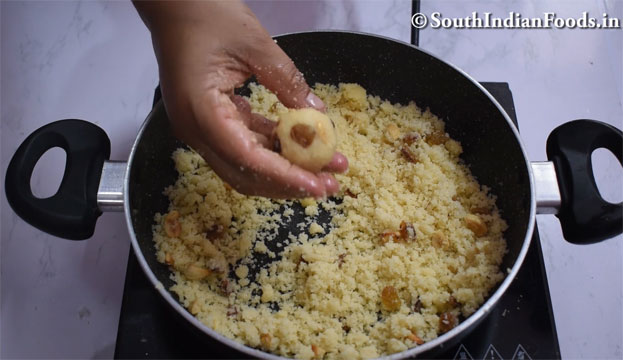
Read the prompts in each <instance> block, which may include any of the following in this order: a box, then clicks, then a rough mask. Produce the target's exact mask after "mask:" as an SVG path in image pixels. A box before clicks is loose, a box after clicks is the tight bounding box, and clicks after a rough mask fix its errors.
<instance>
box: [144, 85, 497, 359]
mask: <svg viewBox="0 0 623 360" xmlns="http://www.w3.org/2000/svg"><path fill="white" fill-rule="evenodd" d="M251 89H252V95H251V96H250V99H249V102H250V104H251V106H252V108H253V111H255V112H257V113H260V114H262V115H264V116H266V117H267V118H269V119H273V120H276V119H277V118H278V114H279V112H280V111H284V110H285V108H284V107H283V105H282V104H281V103H279V102H278V100H277V98H276V96H275V95H274V94H272V93H270V92H268V91H267V90H266V89H264V88H263V87H261V86H257V85H251ZM314 92H315V93H316V94H317V95H318V96H319V97H320V98H321V99H322V100H323V101H324V103H325V104H326V105H327V114H328V115H329V117H330V118H331V120H333V122H334V123H335V126H336V130H337V134H338V147H337V148H338V151H340V152H342V153H344V154H345V155H346V157H348V159H349V162H350V169H349V170H348V172H347V173H346V174H343V175H336V177H337V178H338V180H339V181H340V184H341V189H342V190H341V193H340V194H339V196H337V197H336V198H335V199H332V200H331V199H329V200H325V201H316V200H314V199H304V200H301V201H273V200H269V199H266V198H260V197H247V196H243V195H240V194H238V193H237V192H236V191H235V190H233V189H232V188H231V187H230V186H228V185H227V184H225V183H223V182H222V181H221V180H220V179H219V178H218V177H217V176H216V175H215V174H214V173H213V172H212V171H211V170H210V168H209V167H208V166H207V165H206V163H205V162H204V161H203V159H202V158H201V157H200V156H199V155H197V154H196V153H195V152H193V151H190V150H185V149H178V150H177V151H175V152H174V154H173V159H174V160H175V166H176V169H177V171H178V173H179V178H178V179H177V181H176V183H175V184H174V185H172V186H170V187H168V188H167V189H166V190H165V194H166V195H167V196H168V197H169V199H170V207H169V212H168V213H167V214H157V215H156V216H155V225H154V241H155V243H156V247H157V249H158V253H157V255H158V259H159V260H160V261H161V262H163V263H166V264H168V265H169V266H170V268H171V271H172V275H171V276H172V278H173V279H174V281H175V283H176V284H175V285H174V286H173V287H172V288H171V291H173V292H174V293H176V294H177V295H178V296H179V298H180V301H181V303H182V304H183V305H184V306H186V307H187V308H188V310H189V311H190V312H191V313H192V314H194V315H195V316H196V317H197V318H198V319H199V320H201V321H202V322H203V323H205V324H206V325H208V326H209V327H211V328H212V329H214V330H216V331H218V332H220V333H222V334H224V335H225V336H228V337H230V338H232V339H235V340H237V341H240V342H242V343H244V344H247V345H249V346H252V347H256V348H259V349H262V350H264V351H269V352H273V353H275V354H279V355H282V356H287V357H295V358H301V359H312V358H316V359H321V358H324V359H335V358H342V359H356V358H372V357H377V356H381V355H386V354H391V353H396V352H400V351H403V350H406V349H408V348H411V347H414V346H418V345H421V344H423V343H424V342H426V341H429V340H431V339H434V338H436V337H437V336H439V335H440V334H442V333H443V332H446V331H448V330H450V329H452V328H453V327H454V326H456V325H457V324H458V322H459V321H460V320H461V319H463V318H465V317H467V316H468V315H470V314H471V313H473V312H474V311H475V310H476V309H478V307H479V306H480V305H481V304H482V303H483V302H484V301H485V299H486V297H487V295H488V294H489V292H490V291H491V290H492V288H493V287H494V286H495V285H496V284H497V283H498V282H499V281H501V280H502V279H503V277H504V275H503V273H502V272H501V271H500V264H501V262H502V257H503V256H504V253H505V252H506V242H505V240H504V239H503V232H504V230H505V229H506V223H505V222H504V220H503V219H502V218H501V217H500V214H499V211H498V209H497V207H496V205H495V198H494V196H493V195H491V194H489V193H488V191H489V190H488V188H487V187H485V186H480V185H479V184H478V183H477V181H476V180H475V179H474V177H473V176H472V175H471V174H470V172H469V169H468V168H467V166H465V165H464V164H463V163H462V162H461V160H460V159H459V155H460V153H461V151H462V148H461V144H460V143H459V142H457V141H455V140H452V139H451V138H449V137H448V135H447V134H446V133H445V131H444V123H443V122H442V121H441V120H440V119H439V118H437V117H436V116H435V115H433V114H432V113H430V111H428V110H426V111H424V110H422V109H420V108H418V107H417V106H416V105H415V103H410V104H408V105H400V104H391V103H390V102H388V101H384V100H382V99H380V98H379V97H374V96H370V95H367V94H366V90H365V89H363V88H362V87H361V86H359V85H356V84H340V85H339V87H335V86H331V85H322V84H317V85H316V86H315V89H314ZM297 211H298V212H300V213H301V214H300V215H301V216H304V220H303V221H298V220H295V218H296V212H297ZM303 214H304V215H303ZM323 214H324V215H328V217H330V218H331V220H330V221H322V216H323ZM293 222H298V223H295V224H292V223H293ZM289 224H290V225H291V226H290V229H295V230H296V231H294V230H290V231H289V233H286V234H287V235H286V236H284V235H283V229H284V228H287V227H288V225H289ZM280 229H281V230H280ZM280 231H281V234H280V235H279V236H278V233H279V232H280ZM258 259H262V264H260V263H259V262H260V260H258Z"/></svg>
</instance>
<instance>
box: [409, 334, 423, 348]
mask: <svg viewBox="0 0 623 360" xmlns="http://www.w3.org/2000/svg"><path fill="white" fill-rule="evenodd" d="M407 339H409V340H411V341H413V342H414V343H416V344H418V345H422V344H424V340H422V339H421V338H420V337H419V336H417V335H416V334H415V333H411V334H409V335H407Z"/></svg>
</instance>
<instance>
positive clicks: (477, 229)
mask: <svg viewBox="0 0 623 360" xmlns="http://www.w3.org/2000/svg"><path fill="white" fill-rule="evenodd" d="M465 226H467V228H468V229H470V230H471V231H472V232H473V233H474V235H476V236H478V237H481V236H485V235H486V234H487V224H485V222H484V221H483V220H482V219H481V218H480V216H478V215H474V214H467V215H465Z"/></svg>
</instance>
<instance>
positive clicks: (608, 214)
mask: <svg viewBox="0 0 623 360" xmlns="http://www.w3.org/2000/svg"><path fill="white" fill-rule="evenodd" d="M598 148H606V149H608V150H610V151H611V152H612V153H613V154H614V156H616V158H617V159H619V163H620V164H621V165H623V160H622V158H623V154H622V153H623V134H622V133H621V130H619V129H617V128H615V127H614V126H611V125H608V124H605V123H602V122H599V121H595V120H575V121H571V122H568V123H566V124H563V125H561V126H559V127H557V128H556V129H554V131H552V133H551V134H550V135H549V137H548V138H547V157H548V159H549V160H550V161H552V162H553V163H554V167H555V168H556V176H557V177H558V185H559V188H560V196H561V200H562V202H561V208H560V212H559V213H558V215H556V216H557V217H558V219H559V220H560V224H561V225H562V232H563V235H564V236H565V239H567V240H568V241H569V242H572V243H575V244H590V243H595V242H598V241H601V240H605V239H608V238H611V237H613V236H615V235H617V234H620V233H621V231H622V230H623V220H622V218H621V217H622V215H623V203H618V204H612V203H610V202H608V201H606V200H604V199H603V198H602V197H601V195H600V194H599V190H598V189H597V184H596V183H595V176H594V175H593V165H592V162H591V154H592V153H593V151H594V150H595V149H598Z"/></svg>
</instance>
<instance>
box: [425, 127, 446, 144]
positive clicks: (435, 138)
mask: <svg viewBox="0 0 623 360" xmlns="http://www.w3.org/2000/svg"><path fill="white" fill-rule="evenodd" d="M425 141H426V143H427V144H428V145H441V144H443V143H445V142H446V141H448V136H447V135H446V133H444V132H442V131H440V130H436V131H434V132H432V133H430V134H428V135H426V139H425Z"/></svg>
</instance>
